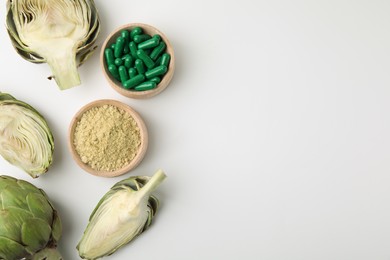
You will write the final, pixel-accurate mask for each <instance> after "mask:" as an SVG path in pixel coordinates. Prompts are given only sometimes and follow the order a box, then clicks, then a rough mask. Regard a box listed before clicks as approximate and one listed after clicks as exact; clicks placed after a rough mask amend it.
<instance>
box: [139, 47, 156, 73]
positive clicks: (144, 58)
mask: <svg viewBox="0 0 390 260" xmlns="http://www.w3.org/2000/svg"><path fill="white" fill-rule="evenodd" d="M137 56H138V58H140V59H141V60H142V61H143V62H144V64H145V65H146V67H148V69H151V68H153V67H154V61H153V60H152V59H151V58H150V57H149V56H148V55H147V54H146V53H145V51H144V50H138V51H137Z"/></svg>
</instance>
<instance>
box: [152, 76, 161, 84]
mask: <svg viewBox="0 0 390 260" xmlns="http://www.w3.org/2000/svg"><path fill="white" fill-rule="evenodd" d="M149 81H152V82H154V83H156V84H158V83H160V82H161V78H160V77H154V78H151V79H150V80H149Z"/></svg>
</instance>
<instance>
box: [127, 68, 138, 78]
mask: <svg viewBox="0 0 390 260" xmlns="http://www.w3.org/2000/svg"><path fill="white" fill-rule="evenodd" d="M137 74H138V72H137V70H136V69H135V68H130V69H129V77H130V78H131V79H132V78H134V77H135V76H137Z"/></svg>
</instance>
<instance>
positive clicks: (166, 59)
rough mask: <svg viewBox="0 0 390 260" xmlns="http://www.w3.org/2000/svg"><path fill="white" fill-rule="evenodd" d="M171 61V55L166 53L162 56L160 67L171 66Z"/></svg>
mask: <svg viewBox="0 0 390 260" xmlns="http://www.w3.org/2000/svg"><path fill="white" fill-rule="evenodd" d="M170 60H171V55H169V53H164V54H163V55H162V56H161V61H160V65H161V66H167V67H168V65H169V61H170Z"/></svg>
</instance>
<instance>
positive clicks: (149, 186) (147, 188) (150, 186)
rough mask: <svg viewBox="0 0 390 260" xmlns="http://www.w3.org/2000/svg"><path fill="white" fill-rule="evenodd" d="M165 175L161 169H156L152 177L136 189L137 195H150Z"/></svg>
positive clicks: (142, 196) (143, 196) (141, 196)
mask: <svg viewBox="0 0 390 260" xmlns="http://www.w3.org/2000/svg"><path fill="white" fill-rule="evenodd" d="M166 177H167V176H166V175H165V173H164V172H163V171H162V170H158V171H157V172H156V173H155V174H154V175H153V176H152V178H150V180H149V181H148V182H147V183H146V184H145V185H144V186H143V187H142V188H141V189H140V190H139V191H138V193H137V195H138V196H139V197H138V198H139V199H142V198H145V197H146V196H148V195H150V193H152V192H153V191H154V190H155V189H156V188H157V186H158V185H160V183H161V182H162V181H163V180H164V179H165V178H166Z"/></svg>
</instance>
